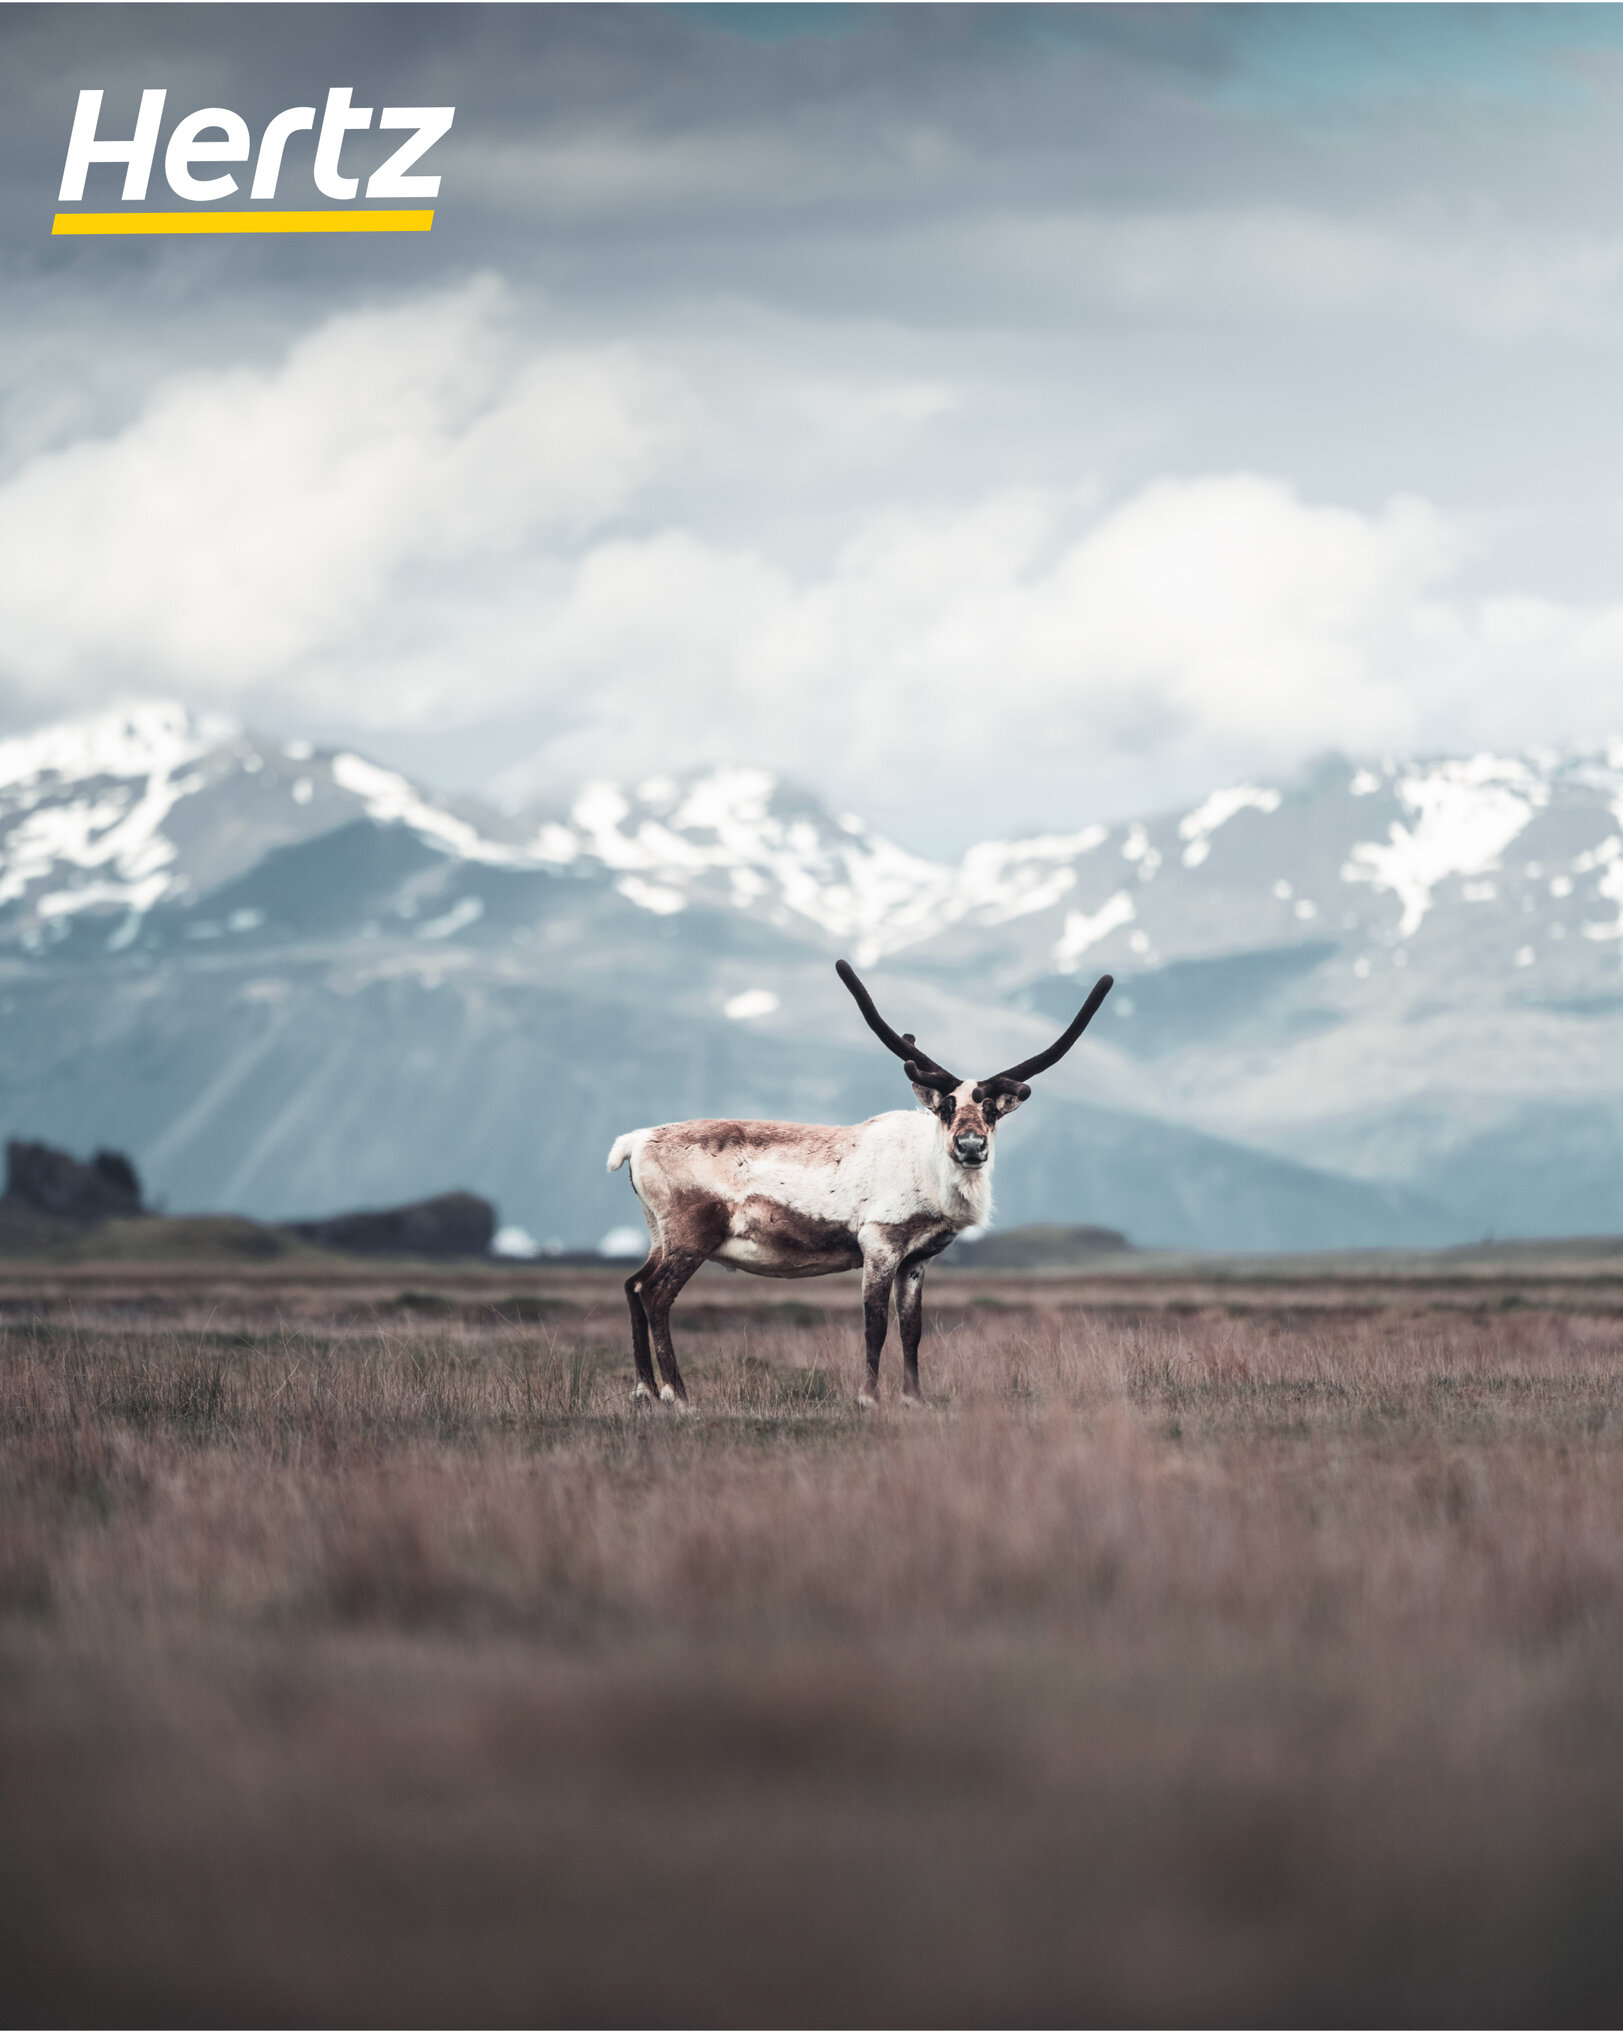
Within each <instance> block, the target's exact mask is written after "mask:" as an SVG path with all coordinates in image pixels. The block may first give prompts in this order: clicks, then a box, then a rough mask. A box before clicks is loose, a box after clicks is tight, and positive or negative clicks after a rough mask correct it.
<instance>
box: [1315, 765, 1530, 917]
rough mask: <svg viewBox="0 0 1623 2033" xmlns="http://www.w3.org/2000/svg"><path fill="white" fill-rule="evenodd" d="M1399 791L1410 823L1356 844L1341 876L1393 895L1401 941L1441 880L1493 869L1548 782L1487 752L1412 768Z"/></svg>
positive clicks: (1426, 907) (1422, 913)
mask: <svg viewBox="0 0 1623 2033" xmlns="http://www.w3.org/2000/svg"><path fill="white" fill-rule="evenodd" d="M1397 789H1398V796H1399V798H1400V799H1401V801H1402V803H1403V805H1404V808H1405V809H1406V810H1407V811H1409V812H1412V813H1413V814H1414V815H1415V817H1414V823H1413V824H1412V825H1408V826H1405V825H1404V824H1403V823H1402V822H1401V821H1399V820H1394V821H1393V822H1392V825H1391V827H1390V828H1389V829H1388V837H1387V839H1386V840H1385V841H1384V842H1378V841H1371V840H1361V841H1359V842H1357V843H1356V844H1355V845H1354V847H1353V849H1352V852H1351V854H1350V856H1349V858H1348V860H1347V862H1346V864H1345V866H1344V867H1343V869H1342V871H1341V875H1342V880H1343V881H1344V882H1367V883H1370V884H1372V885H1373V886H1374V887H1375V888H1376V889H1377V890H1390V891H1392V892H1393V893H1394V894H1395V895H1396V896H1397V898H1398V900H1399V902H1400V903H1401V904H1402V906H1403V916H1402V918H1401V920H1400V921H1399V924H1398V937H1399V938H1400V939H1412V938H1413V937H1414V935H1415V933H1416V932H1417V931H1419V929H1420V926H1421V923H1422V921H1423V920H1424V918H1425V915H1426V913H1427V911H1429V910H1430V909H1431V903H1432V893H1433V891H1434V890H1435V889H1436V888H1437V885H1438V884H1439V883H1441V882H1444V881H1446V880H1447V879H1448V877H1450V876H1468V875H1481V874H1483V873H1485V872H1486V871H1487V870H1488V869H1491V868H1497V867H1498V866H1499V857H1500V856H1501V855H1502V854H1503V853H1504V851H1505V849H1506V848H1507V847H1508V846H1509V845H1510V843H1511V842H1512V841H1513V840H1514V839H1515V838H1516V837H1517V835H1518V834H1519V833H1521V832H1522V831H1523V830H1524V828H1525V827H1526V826H1527V823H1528V821H1529V820H1530V819H1531V818H1532V816H1533V814H1534V812H1535V811H1538V810H1539V809H1541V808H1542V807H1543V806H1545V805H1547V804H1548V803H1549V799H1550V790H1549V785H1548V784H1547V783H1545V782H1544V781H1543V780H1542V779H1541V778H1539V777H1538V776H1536V775H1535V774H1534V772H1533V771H1532V770H1531V769H1530V768H1529V767H1528V766H1527V764H1526V763H1524V762H1519V761H1516V760H1514V759H1508V758H1503V757H1499V756H1492V755H1476V756H1472V757H1471V758H1470V759H1469V760H1468V761H1463V762H1443V763H1437V764H1434V765H1433V766H1432V767H1431V768H1430V769H1427V770H1417V771H1414V772H1413V773H1411V774H1410V775H1407V776H1405V777H1403V778H1402V779H1400V781H1399V783H1398V787H1397Z"/></svg>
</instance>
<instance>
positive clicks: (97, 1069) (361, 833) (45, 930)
mask: <svg viewBox="0 0 1623 2033" xmlns="http://www.w3.org/2000/svg"><path fill="white" fill-rule="evenodd" d="M1077 817H1078V824H1077V826H1076V828H1075V829H1074V830H1072V831H1069V832H1065V833H1061V834H1053V835H1044V836H1041V837H1036V838H1032V839H1027V840H1020V841H1012V842H1011V841H994V842H986V843H983V844H981V845H980V846H977V847H975V848H973V849H971V850H970V851H969V852H968V853H967V854H966V855H964V856H963V857H962V858H961V859H960V860H958V861H956V862H950V863H949V862H942V861H936V860H931V859H928V858H926V857H922V856H918V855H914V854H911V853H909V852H907V851H906V850H905V849H903V848H901V847H898V846H896V845H894V844H893V843H891V842H889V841H886V840H885V839H883V838H882V837H881V836H879V835H877V834H875V833H874V832H873V831H872V830H871V829H870V828H868V827H867V826H865V825H864V824H863V823H862V821H861V820H859V819H857V818H855V817H852V816H849V815H841V814H838V813H835V812H832V811H830V810H828V809H827V808H826V807H825V806H823V805H822V804H821V803H820V802H819V801H818V799H817V798H816V797H815V796H813V795H812V794H811V793H809V792H807V791H805V790H801V789H797V788H796V787H794V786H793V785H789V784H786V783H783V782H781V781H779V780H776V779H774V778H772V777H771V776H769V775H767V774H766V773H764V772H761V771H753V770H745V769H735V770H719V771H710V772H706V773H702V774H699V775H694V776H690V777H687V778H684V779H681V780H676V779H669V778H652V779H647V780H645V781H643V782H642V783H640V784H638V785H635V786H613V785H608V784H595V785H590V786H587V787H586V788H584V789H583V790H582V792H581V794H580V796H579V798H578V799H577V800H576V801H575V803H574V805H573V808H572V809H571V810H570V811H568V812H566V813H552V814H542V813H539V812H536V813H531V814H528V815H524V814H520V815H517V816H512V815H507V816H503V815H497V814H494V813H490V812H486V811H482V810H479V809H476V808H475V807H473V806H470V805H467V804H464V803H456V802H451V801H446V800H443V799H440V798H437V797H435V796H434V795H433V794H432V793H430V792H429V791H427V790H424V789H423V788H421V787H419V786H416V785H413V784H410V783H408V782H406V781H405V780H404V779H403V778H401V777H399V776H397V775H395V774H393V773H391V772H389V771H386V770H383V769H380V768H378V767H377V766H376V765H374V764H373V763H371V762H370V761H369V760H367V759H366V758H364V757H361V756H358V755H354V754H349V753H344V752H325V751H323V752H317V751H315V750H313V749H311V748H309V747H307V746H306V745H304V744H292V745H287V746H279V745H277V744H274V743H269V742H266V741H263V740H260V739H258V738H257V737H255V736H253V735H252V734H250V733H248V732H246V731H244V730H242V729H239V728H236V727H234V726H231V725H229V724H227V723H225V722H222V721H216V720H200V719H194V718H191V717H189V716H188V715H187V714H186V713H185V712H183V711H182V710H181V709H180V708H178V707H171V706H145V707H141V708H138V709H134V710H132V711H130V712H128V713H125V714H111V715H103V716H99V717H97V718H95V719H91V720H87V721H82V722H75V723H70V724H66V725H64V726H61V727H57V728H51V729H46V730H43V731H42V732H40V733H38V734H34V735H30V736H27V737H24V738H22V739H20V740H14V741H10V742H6V743H0V1128H3V1129H4V1130H5V1131H6V1132H7V1133H9V1134H11V1135H13V1136H16V1137H20V1138H24V1139H31V1140H40V1139H42V1140H48V1141H51V1142H55V1143H63V1144H67V1145H69V1146H71V1147H74V1148H80V1149H83V1148H88V1147H90V1146H92V1145H95V1144H98V1143H101V1142H105V1141H109V1140H110V1141H112V1142H115V1143H116V1144H118V1145H119V1146H120V1147H121V1148H124V1149H127V1150H128V1151H129V1152H130V1153H131V1154H132V1156H133V1157H134V1159H135V1162H136V1163H137V1164H138V1165H139V1167H140V1168H141V1171H142V1173H143V1174H144V1175H145V1176H146V1177H147V1178H148V1179H149V1180H150V1181H151V1182H152V1185H153V1187H154V1189H155V1191H156V1192H157V1193H159V1194H160V1195H161V1196H162V1197H163V1198H164V1199H165V1200H166V1201H167V1203H168V1204H169V1205H171V1206H183V1207H191V1208H200V1209H208V1208H234V1209H241V1210H244V1211H246V1212H248V1213H251V1214H256V1215H261V1216H264V1217H267V1218H271V1219H278V1220H283V1219H289V1218H294V1217H297V1216H301V1215H304V1214H307V1213H308V1211H309V1210H310V1209H311V1208H313V1207H344V1206H357V1205H396V1204H399V1203H401V1202H402V1201H405V1200H409V1199H411V1198H413V1197H422V1196H425V1195H427V1194H429V1193H431V1192H433V1191H434V1190H435V1189H436V1188H437V1187H438V1185H439V1184H440V1183H441V1182H443V1181H444V1180H445V1179H446V1178H447V1177H452V1178H462V1179H465V1180H467V1181H469V1182H470V1184H473V1185H476V1186H477V1187H478V1188H479V1190H480V1191H481V1192H483V1193H485V1194H488V1195H489V1196H490V1197H491V1198H492V1199H494V1200H496V1201H497V1202H499V1203H500V1205H501V1207H502V1210H503V1215H504V1218H506V1219H508V1220H509V1221H511V1222H515V1223H518V1224H521V1225H522V1226H523V1227H524V1228H526V1229H528V1230H529V1231H530V1232H531V1233H532V1234H534V1235H535V1236H536V1237H537V1238H538V1239H540V1240H542V1241H547V1240H552V1239H555V1240H556V1241H558V1242H560V1243H563V1244H571V1245H574V1244H581V1243H585V1244H591V1243H594V1242H595V1241H596V1240H597V1239H598V1237H599V1236H600V1235H601V1234H602V1233H603V1232H604V1231H605V1230H607V1229H610V1228H612V1227H615V1226H619V1225H623V1224H625V1223H626V1222H627V1221H633V1222H634V1221H635V1219H636V1211H635V1206H634V1203H632V1201H631V1199H630V1196H629V1193H628V1191H627V1189H626V1187H625V1183H624V1179H623V1176H622V1177H621V1178H619V1179H614V1180H610V1179H608V1178H606V1177H605V1176H604V1174H603V1170H602V1164H603V1154H604V1152H605V1151H606V1150H607V1147H608V1144H609V1142H610V1141H611V1140H612V1138H613V1136H614V1135H615V1134H616V1133H617V1132H618V1131H620V1130H621V1129H624V1128H626V1127H628V1126H631V1125H635V1124H637V1123H639V1122H649V1121H661V1120H672V1119H677V1118H680V1117H683V1116H686V1115H690V1114H705V1113H727V1114H745V1115H784V1116H790V1117H796V1118H800V1119H823V1120H835V1119H846V1120H850V1119H854V1118H856V1117H859V1116H861V1115H865V1114H868V1113H871V1112H873V1111H874V1110H876V1109H880V1108H886V1107H896V1106H903V1105H906V1104H907V1102H908V1100H909V1097H908V1095H907V1091H906V1088H905V1085H904V1084H903V1083H902V1081H901V1079H900V1076H899V1073H898V1071H897V1069H895V1068H894V1067H893V1066H892V1065H891V1064H890V1063H889V1062H888V1061H887V1060H886V1058H885V1056H884V1055H883V1054H882V1053H880V1052H878V1051H877V1050H876V1048H875V1047H874V1046H873V1044H872V1041H871V1040H870V1039H869V1038H868V1037H867V1035H866V1033H864V1032H863V1030H862V1028H861V1026H860V1023H859V1022H858V1020H857V1018H856V1013H855V1011H854V1010H853V1009H852V1008H851V1006H850V1004H849V1002H848V1000H847V998H846V997H845V994H844V991H843V990H842V989H841V988H840V987H839V985H838V983H837V982H836V981H835V979H834V975H833V971H832V967H831V965H830V963H831V961H832V959H833V957H834V956H835V955H836V954H837V953H841V952H844V953H848V954H850V956H851V957H852V958H854V959H856V960H857V961H858V963H859V964H860V965H863V966H864V967H865V969H867V970H869V971H870V973H871V978H872V983H873V986H874V988H875V990H876V993H877V994H878V995H879V997H880V1000H881V1004H882V1006H883V1007H884V1008H885V1009H886V1010H887V1012H889V1013H890V1014H891V1015H892V1016H893V1018H894V1019H895V1020H896V1021H897V1022H898V1023H899V1024H901V1025H903V1026H904V1027H905V1028H908V1029H912V1030H916V1031H917V1032H918V1034H919V1036H920V1037H921V1039H923V1040H924V1042H925V1043H926V1045H927V1046H928V1048H929V1049H930V1050H932V1051H933V1052H935V1053H937V1055H938V1056H941V1057H943V1058H945V1059H946V1060H947V1061H948V1062H949V1063H954V1064H961V1065H962V1066H964V1067H968V1068H979V1067H983V1066H984V1067H986V1068H988V1069H990V1068H991V1067H992V1066H994V1065H998V1064H1004V1063H1007V1062H1008V1061H1009V1060H1011V1059H1013V1058H1016V1057H1018V1056H1020V1055H1022V1054H1024V1053H1025V1052H1028V1051H1029V1050H1031V1049H1033V1048H1034V1047H1035V1046H1037V1045H1040V1044H1041V1043H1043V1042H1046V1040H1047V1038H1048V1037H1049V1036H1051V1035H1052V1033H1053V1031H1054V1030H1055V1029H1057V1028H1058V1027H1059V1025H1060V1024H1061V1023H1062V1022H1063V1021H1064V1020H1065V1019H1066V1018H1068V1017H1069V1015H1070V1014H1071V1013H1072V1011H1073V1010H1074V1009H1075V1007H1076V1005H1077V1003H1078V1002H1079V1001H1080V1000H1081V997H1082V995H1083V994H1084V993H1085V991H1086V988H1087V986H1088V984H1089V983H1090V982H1091V980H1092V978H1093V975H1094V974H1095V973H1096V972H1097V971H1099V970H1101V969H1103V968H1109V969H1110V970H1111V971H1112V972H1114V973H1115V974H1116V975H1117V977H1118V987H1117V990H1116V993H1115V994H1114V995H1113V996H1112V998H1111V999H1110V1001H1109V1002H1108V1003H1107V1004H1106V1005H1105V1008H1104V1011H1103V1012H1102V1014H1101V1016H1100V1017H1099V1019H1098V1021H1097V1022H1096V1024H1095V1026H1094V1028H1093V1030H1092V1031H1091V1032H1090V1033H1089V1036H1088V1039H1087V1041H1086V1042H1085V1044H1084V1045H1083V1046H1082V1047H1081V1048H1079V1050H1078V1051H1077V1052H1076V1053H1074V1054H1073V1055H1072V1057H1071V1058H1070V1059H1069V1060H1067V1061H1066V1062H1065V1064H1064V1065H1063V1066H1061V1067H1059V1068H1057V1069H1055V1071H1054V1072H1053V1073H1051V1074H1049V1075H1047V1076H1045V1078H1044V1080H1043V1082H1042V1083H1041V1085H1040V1087H1039V1090H1038V1093H1037V1095H1036V1097H1035V1098H1034V1100H1033V1102H1032V1104H1031V1105H1030V1106H1029V1107H1028V1108H1027V1109H1026V1110H1025V1111H1023V1112H1022V1114H1021V1115H1020V1116H1018V1117H1017V1118H1015V1120H1014V1121H1013V1122H1011V1124H1010V1125H1009V1127H1008V1129H1007V1130H1006V1131H1005V1132H1004V1133H1003V1137H1002V1142H1003V1150H1002V1153H1001V1156H1000V1163H999V1174H998V1206H999V1222H1000V1225H1005V1226H1007V1225H1019V1224H1022V1223H1029V1222H1045V1223H1060V1224H1069V1225H1076V1224H1088V1223H1091V1224H1096V1225H1103V1226H1106V1227H1112V1228H1117V1229H1122V1230H1125V1231H1126V1232H1127V1233H1128V1234H1129V1235H1130V1236H1131V1237H1132V1238H1133V1240H1134V1241H1135V1242H1136V1243H1141V1244H1150V1245H1166V1246H1174V1247H1243V1248H1253V1249H1269V1248H1288V1247H1329V1246H1333V1245H1336V1244H1365V1245H1374V1244H1385V1243H1405V1242H1407V1243H1424V1244H1436V1243H1447V1242H1459V1241H1469V1240H1475V1239H1477V1238H1479V1237H1481V1236H1483V1235H1485V1234H1489V1233H1497V1234H1501V1235H1503V1234H1525V1235H1541V1234H1557V1233H1563V1232H1569V1233H1570V1232H1591V1233H1593V1232H1598V1231H1604V1230H1607V1229H1613V1228H1616V1229H1623V1071H1620V1067H1623V1052H1620V1050H1619V1047H1620V1046H1623V968H1620V953H1623V936H1620V934H1623V747H1614V748H1613V749H1612V750H1609V751H1597V752H1595V753H1592V754H1584V755H1569V756H1562V757H1556V756H1474V757H1438V758H1432V759H1429V760H1421V761H1413V762H1404V761H1398V760H1386V761H1365V762H1343V761H1339V760H1328V761H1326V762H1325V763H1324V764H1322V765H1321V766H1320V767H1319V768H1318V770H1317V771H1316V772H1314V773H1312V774H1311V775H1310V776H1309V777H1307V778H1306V779H1304V780H1303V781H1301V782H1299V783H1295V784H1281V785H1258V784H1252V785H1242V786H1232V787H1227V788H1224V789H1221V790H1217V791H1214V792H1213V793H1212V795H1211V796H1209V797H1208V798H1206V799H1204V800H1202V801H1200V802H1199V803H1198V804H1196V805H1195V806H1194V807H1193V808H1192V809H1190V810H1188V811H1183V812H1173V813H1166V814H1161V815H1151V816H1147V817H1146V818H1144V819H1143V820H1141V821H1134V822H1130V823H1122V824H1114V825H1109V826H1106V825H1101V824H1095V823H1092V822H1091V821H1089V819H1088V815H1087V814H1085V813H1079V814H1078V815H1077Z"/></svg>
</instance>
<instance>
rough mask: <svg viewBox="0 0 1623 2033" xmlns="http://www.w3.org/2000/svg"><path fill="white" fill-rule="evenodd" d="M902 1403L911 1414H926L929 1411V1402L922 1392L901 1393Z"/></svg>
mask: <svg viewBox="0 0 1623 2033" xmlns="http://www.w3.org/2000/svg"><path fill="white" fill-rule="evenodd" d="M902 1403H903V1404H904V1405H906V1406H907V1408H908V1410H909V1411H912V1412H927V1411H929V1409H930V1400H929V1399H928V1398H927V1397H926V1396H925V1395H924V1393H923V1391H903V1393H902Z"/></svg>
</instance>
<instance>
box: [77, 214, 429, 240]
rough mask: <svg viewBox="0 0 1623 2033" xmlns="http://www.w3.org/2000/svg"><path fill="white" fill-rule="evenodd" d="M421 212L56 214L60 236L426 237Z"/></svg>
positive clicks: (426, 224)
mask: <svg viewBox="0 0 1623 2033" xmlns="http://www.w3.org/2000/svg"><path fill="white" fill-rule="evenodd" d="M433 223H434V214H433V212H432V211H424V212H402V211H390V212H383V211H378V212H58V213H57V214H56V216H55V218H54V219H53V220H52V222H51V232H52V233H53V235H54V234H58V233H82V234H100V233H426V232H427V231H428V229H429V228H430V227H431V226H432V225H433Z"/></svg>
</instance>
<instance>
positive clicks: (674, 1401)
mask: <svg viewBox="0 0 1623 2033" xmlns="http://www.w3.org/2000/svg"><path fill="white" fill-rule="evenodd" d="M659 1395H660V1398H661V1400H662V1402H663V1403H665V1404H667V1405H680V1406H682V1407H683V1409H684V1410H685V1409H686V1407H687V1401H688V1394H687V1392H686V1391H680V1392H679V1391H678V1390H677V1389H676V1387H675V1386H674V1385H673V1384H661V1385H660V1387H659Z"/></svg>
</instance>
